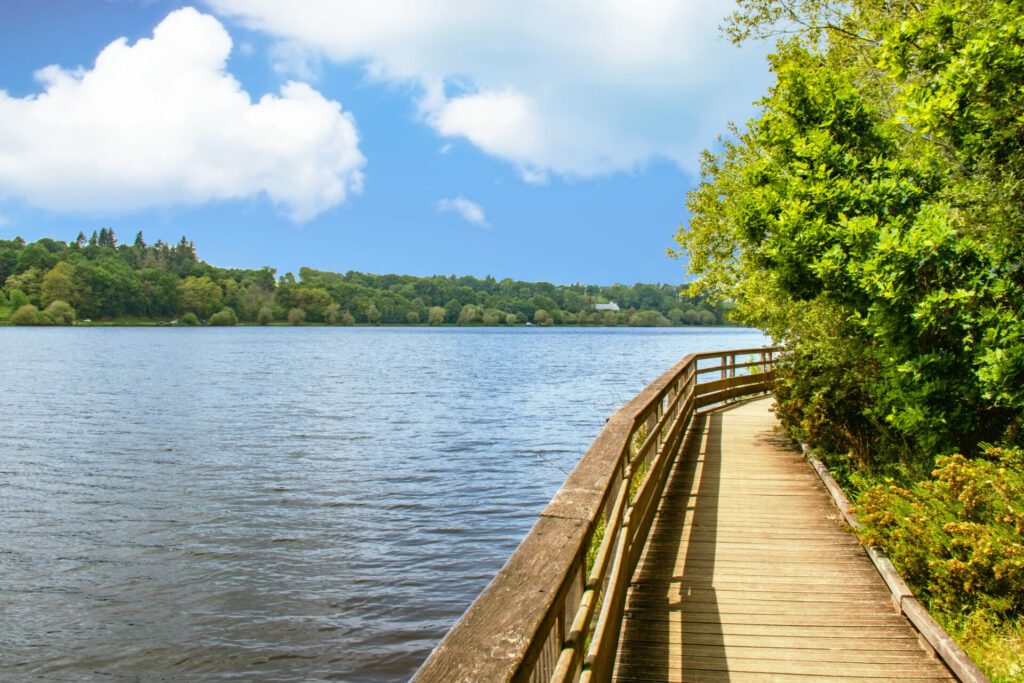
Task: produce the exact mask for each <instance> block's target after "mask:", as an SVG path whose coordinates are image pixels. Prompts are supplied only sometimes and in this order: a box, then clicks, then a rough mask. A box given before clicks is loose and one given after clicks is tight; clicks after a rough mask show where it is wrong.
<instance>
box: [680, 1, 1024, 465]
mask: <svg viewBox="0 0 1024 683" xmlns="http://www.w3.org/2000/svg"><path fill="white" fill-rule="evenodd" d="M740 4H741V10H740V12H739V14H738V15H737V16H736V17H734V19H733V21H732V24H731V28H730V32H731V34H732V35H733V36H734V37H737V38H742V37H744V36H749V35H770V34H773V33H774V32H776V31H778V32H779V33H787V34H788V35H787V37H786V38H785V39H784V40H782V41H780V42H779V44H778V45H777V51H776V54H774V55H772V56H771V58H770V62H771V66H772V70H773V71H774V72H775V75H776V82H775V85H774V86H773V87H772V89H771V90H770V91H769V93H768V94H767V95H766V96H765V98H764V99H763V100H762V101H761V105H762V114H761V116H760V118H758V119H756V120H754V121H751V122H750V123H749V124H748V126H747V128H746V129H745V130H739V129H737V130H735V131H734V137H733V138H732V139H731V140H729V141H727V142H723V145H722V149H721V150H720V152H719V153H717V154H706V155H705V156H704V159H703V163H702V171H703V182H702V183H701V185H700V187H698V189H697V190H695V191H694V192H693V193H691V194H690V197H689V199H688V205H689V207H690V210H691V212H692V213H693V219H692V220H691V222H690V224H689V226H688V227H687V228H683V229H681V230H680V232H679V234H678V235H677V241H678V242H679V244H680V246H681V252H680V253H685V254H686V255H687V256H688V258H689V265H688V268H689V270H690V271H691V273H693V274H695V275H697V276H698V280H697V282H696V283H695V284H694V289H695V290H696V291H698V292H703V293H705V294H711V295H715V296H718V297H728V298H731V299H733V300H734V301H735V303H736V310H735V315H736V317H737V319H739V320H741V321H743V322H746V323H748V324H753V325H757V326H760V327H762V328H763V329H765V330H767V331H768V332H769V334H771V335H772V336H773V337H774V338H775V339H778V340H785V341H786V343H787V345H788V346H789V347H790V348H791V349H792V350H793V354H794V355H793V358H794V361H793V363H792V364H791V365H790V366H789V370H788V372H789V374H788V375H785V373H783V374H784V377H783V380H784V383H785V387H784V389H783V398H782V399H781V403H782V413H783V415H784V416H785V421H786V423H787V424H788V425H789V426H790V427H791V428H793V429H796V430H801V429H802V430H803V433H804V434H806V435H809V436H810V438H811V439H812V445H823V446H826V447H828V448H835V449H837V450H839V451H841V452H851V453H854V454H855V455H856V459H857V460H859V461H860V462H862V463H864V464H870V463H871V462H873V461H878V460H887V459H891V458H901V459H904V460H906V462H907V463H908V464H912V463H915V462H916V463H922V462H930V461H931V459H932V458H934V456H935V455H936V454H943V453H951V452H954V451H959V452H963V453H967V454H975V453H977V452H978V444H979V443H981V442H999V441H1001V440H1004V439H1009V440H1010V441H1014V440H1017V439H1020V438H1024V434H1022V432H1024V422H1022V416H1024V320H1022V319H1021V316H1020V315H1019V312H1020V311H1021V310H1024V287H1022V285H1024V278H1022V277H1021V275H1020V267H1019V264H1020V263H1021V262H1022V260H1024V240H1021V239H1020V237H1021V235H1020V233H1021V232H1022V228H1024V223H1022V221H1021V219H1020V216H1021V215H1022V213H1021V212H1022V209H1024V190H1022V188H1024V185H1022V184H1021V183H1022V182H1024V181H1022V180H1021V178H1022V177H1024V164H1022V162H1024V152H1021V149H1022V145H1024V143H1021V138H1020V137H1019V136H1018V128H1019V127H1020V126H1022V124H1021V123H1020V121H1021V120H1024V118H1022V116H1021V112H1022V108H1021V105H1024V95H1022V94H1021V91H1020V88H1019V82H1020V79H1018V78H1017V76H1019V75H1022V74H1024V40H1022V39H1020V37H1019V35H1024V33H1022V32H1017V33H1015V31H1017V28H1024V20H1022V18H1021V11H1020V7H1019V5H1018V4H1014V3H1011V2H1007V1H1003V0H984V1H982V2H979V3H971V4H970V5H967V4H964V3H963V2H958V1H956V0H940V1H939V2H935V3H928V4H927V5H914V4H910V3H886V4H878V3H874V2H870V1H868V0H858V1H856V2H853V3H829V2H819V1H817V0H800V1H798V2H793V3H782V2H778V1H775V0H745V1H743V2H741V3H740ZM780 22H782V24H785V26H783V25H782V24H780ZM794 27H795V33H794ZM1015 136H1016V137H1015ZM826 322H827V324H826ZM817 323H821V324H817ZM836 346H838V347H840V348H834V347H836ZM834 363H842V366H840V365H836V364H834ZM826 425H827V426H826ZM819 436H820V438H821V439H822V441H821V442H820V444H819V443H815V442H814V440H815V439H817V438H819Z"/></svg>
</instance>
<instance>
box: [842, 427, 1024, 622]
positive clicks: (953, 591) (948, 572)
mask: <svg viewBox="0 0 1024 683" xmlns="http://www.w3.org/2000/svg"><path fill="white" fill-rule="evenodd" d="M985 455H986V457H984V458H965V457H964V456H962V455H952V456H948V457H943V458H939V459H938V460H937V461H936V465H937V467H936V468H935V471H934V472H933V473H932V478H931V479H929V480H925V481H921V482H918V483H916V484H914V485H913V486H912V487H910V488H909V489H905V488H901V487H899V486H895V485H891V484H890V485H887V486H885V485H877V486H874V487H872V488H869V489H867V490H866V491H864V492H863V493H862V494H861V496H860V497H859V500H858V505H857V514H858V515H859V517H860V520H861V522H862V523H863V524H864V530H863V536H862V538H863V540H864V541H865V542H866V543H869V544H875V545H878V546H879V547H880V548H882V549H883V550H885V552H886V553H887V554H888V555H889V557H890V558H891V559H892V561H893V564H895V565H896V567H897V568H898V569H899V570H900V573H901V574H902V575H903V576H904V578H906V579H907V582H908V583H909V584H910V585H911V586H912V587H913V588H914V590H915V591H916V592H917V593H918V595H919V597H921V598H922V600H923V601H924V602H925V603H926V604H927V605H928V607H929V609H932V610H935V611H938V612H941V613H943V614H945V615H948V616H950V617H953V618H954V619H955V618H957V617H959V616H962V615H965V614H969V613H972V612H980V611H984V612H988V613H991V614H993V615H995V616H998V617H1000V618H1004V617H1008V616H1011V615H1014V614H1017V615H1019V614H1021V613H1022V612H1024V508H1022V507H1021V501H1024V452H1022V451H1021V450H1019V449H1009V448H1007V449H1004V448H996V447H989V448H988V449H987V450H986V452H985Z"/></svg>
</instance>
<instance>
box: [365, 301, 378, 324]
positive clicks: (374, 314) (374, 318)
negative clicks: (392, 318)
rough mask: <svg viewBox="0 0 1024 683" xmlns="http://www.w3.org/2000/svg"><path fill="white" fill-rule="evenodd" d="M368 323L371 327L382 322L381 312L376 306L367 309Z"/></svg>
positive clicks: (371, 305) (372, 305)
mask: <svg viewBox="0 0 1024 683" xmlns="http://www.w3.org/2000/svg"><path fill="white" fill-rule="evenodd" d="M366 322H368V323H370V324H371V325H376V324H377V323H379V322H380V311H378V310H377V307H376V306H375V305H374V304H370V305H369V306H367V307H366Z"/></svg>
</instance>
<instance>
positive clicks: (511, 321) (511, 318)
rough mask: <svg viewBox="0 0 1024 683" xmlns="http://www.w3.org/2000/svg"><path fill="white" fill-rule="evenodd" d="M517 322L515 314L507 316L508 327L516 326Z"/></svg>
mask: <svg viewBox="0 0 1024 683" xmlns="http://www.w3.org/2000/svg"><path fill="white" fill-rule="evenodd" d="M517 322H518V319H517V318H516V315H515V313H509V314H508V315H506V316H505V324H506V325H515V324H516V323H517Z"/></svg>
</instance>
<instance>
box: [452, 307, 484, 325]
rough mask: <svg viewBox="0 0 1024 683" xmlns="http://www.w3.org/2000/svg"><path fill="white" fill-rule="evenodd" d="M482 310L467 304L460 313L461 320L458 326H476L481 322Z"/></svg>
mask: <svg viewBox="0 0 1024 683" xmlns="http://www.w3.org/2000/svg"><path fill="white" fill-rule="evenodd" d="M480 318H481V315H480V308H479V307H478V306H475V305H474V304H466V305H465V306H463V307H462V310H461V311H459V319H458V321H456V322H457V324H459V325H475V324H477V323H479V322H480Z"/></svg>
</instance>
